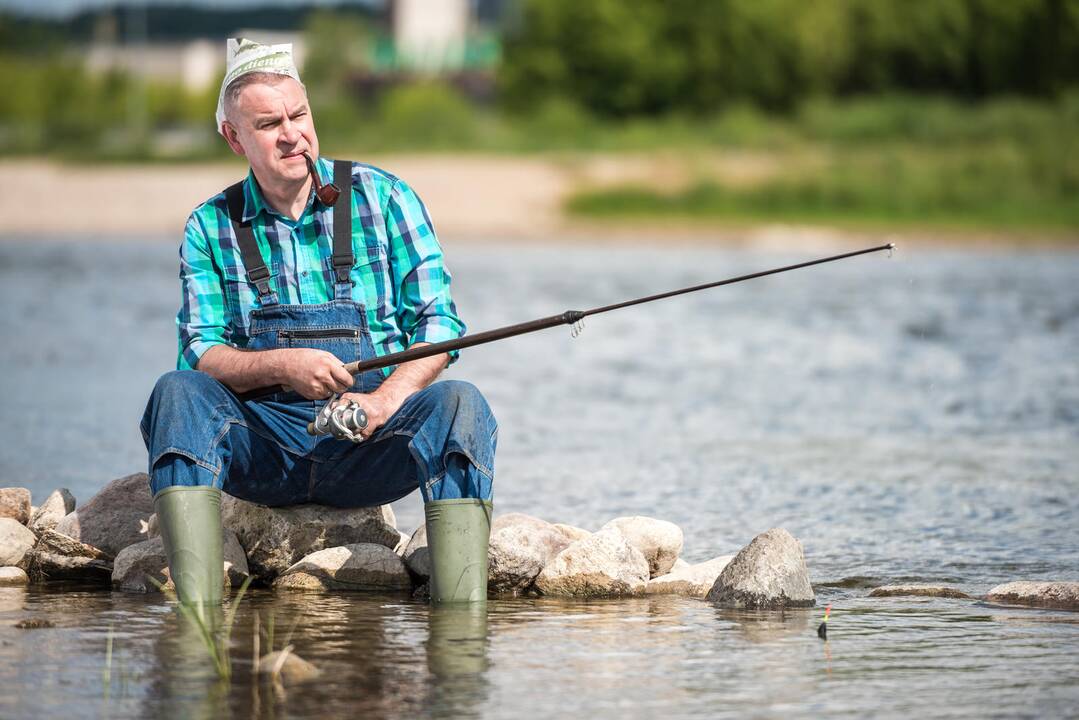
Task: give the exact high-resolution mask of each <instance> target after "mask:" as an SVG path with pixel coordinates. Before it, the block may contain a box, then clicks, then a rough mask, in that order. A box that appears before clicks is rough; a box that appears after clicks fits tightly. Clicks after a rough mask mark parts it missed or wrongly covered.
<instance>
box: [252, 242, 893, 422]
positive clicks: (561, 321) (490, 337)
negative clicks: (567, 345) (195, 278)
mask: <svg viewBox="0 0 1079 720" xmlns="http://www.w3.org/2000/svg"><path fill="white" fill-rule="evenodd" d="M894 249H895V243H888V244H886V245H878V246H876V247H871V248H866V249H864V250H854V251H852V252H846V253H842V254H839V255H831V256H829V257H825V258H819V259H817V260H809V261H806V262H801V263H795V264H794V265H785V266H784V267H779V268H773V269H771V270H761V271H760V272H755V273H749V274H748V275H739V276H737V277H732V278H727V279H725V280H717V281H715V282H710V283H704V284H702V285H693V286H691V287H685V288H680V289H678V290H670V291H668V292H663V293H658V294H656V295H648V296H646V297H641V298H635V299H633V300H626V301H624V302H619V303H614V304H611V305H603V306H601V307H596V308H592V309H590V310H566V311H565V312H563V313H560V314H558V315H551V316H550V317H544V318H539V319H538V320H530V321H528V322H523V323H518V324H516V325H508V326H506V327H502V328H497V329H495V330H487V331H486V332H481V333H477V334H475V335H465V336H462V337H459V338H456V339H454V340H446V341H445V342H440V343H434V344H432V345H422V346H420V347H414V348H409V349H408V350H402V351H400V352H395V353H390V354H389V355H383V356H382V357H377V358H371V359H370V360H359V361H356V362H351V363H346V364H345V371H346V372H348V373H349V374H351V375H359V374H360V373H364V372H368V371H370V370H381V369H383V368H386V367H390V366H391V365H399V364H401V363H406V362H410V361H412V360H420V359H422V358H427V357H432V356H434V355H441V354H442V353H447V352H451V351H454V350H463V349H465V348H470V347H475V346H477V345H485V344H487V343H491V342H496V341H498V340H505V339H506V338H511V337H516V336H518V335H525V334H527V333H533V332H537V331H539V330H546V329H548V328H552V327H556V326H558V325H572V326H573V335H574V337H576V336H577V335H578V334H580V332H581V329H582V322H583V320H584V319H585V318H586V317H589V316H591V315H599V314H601V313H606V312H611V311H612V310H620V309H622V308H627V307H632V306H634V305H643V304H644V303H649V302H654V301H656V300H663V299H665V298H669V297H675V296H677V295H686V294H688V293H693V292H699V291H701V290H708V289H710V288H716V287H721V286H723V285H733V284H734V283H739V282H745V281H746V280H753V279H755V278H759V277H765V276H766V275H777V274H779V273H784V272H790V271H791V270H798V269H801V268H806V267H810V266H812V265H821V264H823V263H828V262H835V261H836V260H844V259H846V258H851V257H856V256H858V255H866V254H868V253H874V252H881V251H882V250H887V251H889V252H891V251H892V250H894ZM288 389H289V388H287V387H285V386H283V385H275V386H272V387H265V388H258V389H256V390H251V391H249V392H246V393H242V394H241V395H240V399H241V400H244V401H246V400H256V399H258V398H262V397H266V396H268V395H273V394H274V393H279V392H284V391H287V390H288ZM335 400H336V397H331V398H330V402H328V403H326V406H325V407H324V408H323V409H322V411H321V412H320V413H319V415H318V417H317V418H316V420H315V422H313V423H311V424H310V425H308V432H310V433H311V434H312V435H315V434H324V433H328V432H334V430H336V431H338V432H341V431H342V430H343V429H344V430H351V432H352V435H354V434H355V433H356V431H357V430H362V429H363V428H364V427H366V425H367V416H366V414H364V412H363V410H362V409H361V408H360V407H359V406H358V405H357V404H356V403H354V402H349V403H347V404H342V405H339V406H338V407H337V408H336V409H335V408H332V407H331V406H332V405H333V404H334V401H335ZM335 434H337V433H335ZM352 435H349V434H346V435H345V436H346V437H351V438H352V439H355V438H354V437H352Z"/></svg>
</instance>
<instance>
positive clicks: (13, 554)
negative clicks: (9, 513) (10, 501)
mask: <svg viewBox="0 0 1079 720" xmlns="http://www.w3.org/2000/svg"><path fill="white" fill-rule="evenodd" d="M36 542H37V536H36V535H34V533H32V532H30V531H29V530H28V529H27V528H26V526H25V525H23V524H22V523H21V522H19V521H18V520H17V519H16V518H13V517H0V566H6V565H18V564H19V563H21V562H22V561H23V558H24V557H25V556H26V553H28V552H29V551H30V548H32V547H34V544H35V543H36Z"/></svg>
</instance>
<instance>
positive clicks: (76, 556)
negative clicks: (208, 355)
mask: <svg viewBox="0 0 1079 720" xmlns="http://www.w3.org/2000/svg"><path fill="white" fill-rule="evenodd" d="M221 516H222V525H223V537H222V541H223V548H224V561H225V567H224V569H225V583H226V585H227V586H232V587H236V586H238V585H240V584H241V583H242V582H243V581H244V580H245V579H246V578H248V577H251V578H252V580H254V581H255V582H256V583H258V584H260V585H263V586H272V587H274V588H276V589H279V590H281V591H286V590H288V591H291V590H302V591H378V592H400V593H402V594H405V593H422V592H423V590H424V587H425V585H426V583H427V581H428V578H429V577H430V574H431V564H430V556H429V554H428V551H427V536H426V528H425V527H424V526H422V525H421V526H420V527H419V528H418V529H417V530H416V531H415V532H413V533H412V534H411V536H409V535H404V534H403V533H401V532H400V531H399V530H398V529H397V527H396V520H395V518H394V516H393V512H392V510H391V509H390V508H389V507H388V506H384V507H376V508H360V509H338V508H329V507H323V506H318V505H302V506H296V507H287V508H267V507H263V506H261V505H256V504H253V503H249V502H245V501H243V500H238V499H236V498H232V497H228V496H225V497H223V498H222V504H221ZM682 550H683V537H682V530H681V529H680V528H679V527H678V526H677V525H674V524H673V523H670V522H666V521H664V520H657V519H654V518H649V517H643V516H634V517H621V518H616V519H614V520H611V521H610V522H608V523H606V524H605V525H603V526H602V527H600V528H599V529H598V530H597V531H595V532H589V531H588V530H584V529H581V528H578V527H574V526H571V525H565V524H561V523H550V522H547V521H545V520H541V519H540V518H536V517H532V516H530V515H525V514H523V513H508V514H505V515H499V516H497V517H495V518H494V522H493V524H492V528H491V543H490V553H489V557H488V560H489V567H490V572H489V584H488V592H489V594H490V595H491V596H512V595H548V596H566V597H626V596H639V595H656V594H673V595H683V596H686V597H694V598H699V599H705V600H707V601H709V602H711V603H713V604H715V605H717V606H719V607H728V608H748V609H782V608H793V607H807V606H811V605H813V604H814V603H815V596H814V592H813V588H812V586H811V584H810V581H809V573H808V570H807V568H806V562H805V556H804V552H803V550H802V545H801V543H800V542H799V541H798V540H797V539H795V538H794V537H793V536H792V535H791V534H790V533H788V532H787V531H786V530H783V529H781V528H775V529H772V530H769V531H767V532H765V533H762V534H761V535H758V536H757V537H755V538H753V540H752V542H750V543H749V544H748V545H747V546H746V547H744V548H742V549H741V550H740V551H739V552H738V553H737V554H735V555H724V556H720V557H716V558H713V559H711V560H708V561H706V562H702V563H697V564H692V565H691V564H689V563H687V562H686V561H685V560H683V559H681V557H680V556H681V554H682ZM51 580H78V581H82V582H85V581H98V582H105V583H108V582H111V584H112V585H113V586H114V587H116V588H118V589H122V590H128V591H136V592H157V591H158V589H159V583H160V584H161V585H162V586H164V587H166V588H167V587H168V585H169V580H168V567H167V560H166V557H165V550H164V545H163V542H162V540H161V538H160V536H159V535H158V530H157V522H156V516H155V515H154V514H153V500H152V498H151V497H150V490H149V478H148V477H147V476H146V474H144V473H136V474H134V475H129V476H127V477H123V478H119V479H117V480H113V481H112V482H110V483H108V484H107V485H106V486H105V488H104V489H102V490H101V492H99V493H98V494H97V495H95V496H94V497H93V498H92V499H91V500H90V501H89V502H87V503H86V504H85V505H84V506H82V507H80V508H78V509H76V503H75V498H74V497H72V495H71V493H70V492H68V491H67V490H65V489H60V490H57V491H56V492H54V493H53V494H52V495H50V496H49V497H48V499H46V501H45V502H44V503H42V505H41V506H40V507H36V508H35V507H33V506H31V497H30V492H29V491H28V490H26V489H25V488H0V586H2V585H18V584H26V583H28V582H44V581H51ZM873 594H874V595H882V596H883V595H888V596H892V595H937V596H944V597H959V595H960V593H958V592H952V591H951V590H950V589H947V588H929V587H926V586H903V587H887V588H879V589H878V591H877V592H874V593H873ZM987 599H988V600H989V601H990V602H1001V603H1007V604H1026V605H1035V606H1047V607H1058V608H1069V609H1079V583H1009V584H1008V585H1003V586H1000V587H997V588H994V589H993V590H992V591H991V592H990V593H989V595H988V597H987Z"/></svg>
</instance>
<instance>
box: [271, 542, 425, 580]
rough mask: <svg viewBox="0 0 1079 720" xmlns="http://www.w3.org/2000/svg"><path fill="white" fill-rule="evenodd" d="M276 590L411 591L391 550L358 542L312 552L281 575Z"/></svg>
mask: <svg viewBox="0 0 1079 720" xmlns="http://www.w3.org/2000/svg"><path fill="white" fill-rule="evenodd" d="M273 585H274V587H275V588H286V589H292V590H368V591H383V592H384V591H397V590H404V591H410V590H412V578H411V577H410V576H409V574H408V570H407V569H406V568H405V563H404V561H402V560H401V558H400V557H398V555H397V553H395V552H394V551H393V550H392V549H390V548H388V547H386V546H385V545H376V544H373V543H355V544H352V545H345V546H343V547H331V548H326V549H324V550H319V551H317V552H313V553H311V554H310V555H308V556H307V557H305V558H304V559H302V560H300V561H299V562H298V563H296V564H295V565H293V566H292V567H290V568H288V569H287V570H285V572H283V573H281V575H279V576H278V577H277V579H276V580H275V581H274V584H273Z"/></svg>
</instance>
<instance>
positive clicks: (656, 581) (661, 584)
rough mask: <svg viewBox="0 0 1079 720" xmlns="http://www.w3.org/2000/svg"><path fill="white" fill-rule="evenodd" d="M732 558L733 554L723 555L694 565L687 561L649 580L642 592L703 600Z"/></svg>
mask: <svg viewBox="0 0 1079 720" xmlns="http://www.w3.org/2000/svg"><path fill="white" fill-rule="evenodd" d="M733 559H734V555H723V556H721V557H717V558H712V559H711V560H708V561H706V562H702V563H697V564H696V565H690V564H688V563H687V564H686V565H685V567H681V568H675V569H672V570H671V571H670V572H669V573H667V574H666V575H660V576H659V577H657V578H653V579H651V580H649V581H648V586H647V587H645V589H644V592H645V594H646V595H684V596H686V597H695V598H701V599H702V600H703V599H704V597H705V596H706V595H708V591H709V590H711V589H712V586H713V585H715V583H716V578H718V577H719V574H720V573H722V572H723V568H725V567H727V564H728V563H730V561H731V560H733Z"/></svg>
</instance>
